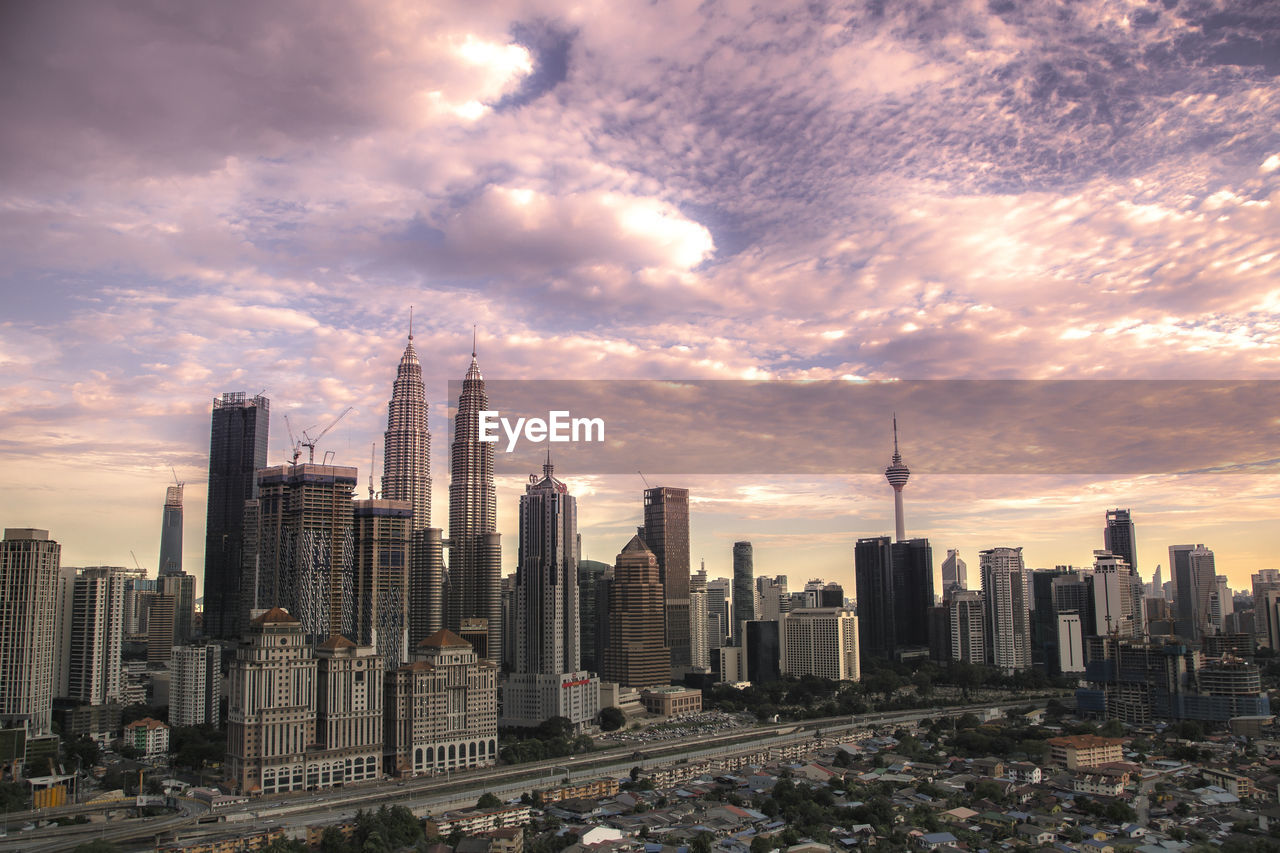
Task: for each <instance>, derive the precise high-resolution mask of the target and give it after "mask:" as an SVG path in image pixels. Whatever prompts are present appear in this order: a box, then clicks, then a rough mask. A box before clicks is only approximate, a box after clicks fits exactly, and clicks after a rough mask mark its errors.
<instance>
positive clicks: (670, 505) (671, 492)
mask: <svg viewBox="0 0 1280 853" xmlns="http://www.w3.org/2000/svg"><path fill="white" fill-rule="evenodd" d="M644 541H645V544H647V545H648V546H649V550H650V551H652V552H653V555H654V556H655V557H657V558H658V575H659V576H660V577H661V579H662V588H663V591H664V592H663V594H664V595H665V596H666V624H667V628H666V631H667V645H668V646H669V647H670V648H671V669H672V671H673V672H679V671H682V670H687V669H688V668H689V667H690V666H692V664H693V656H692V652H691V647H690V642H689V490H688V489H672V488H666V487H663V486H659V487H656V488H652V489H645V492H644Z"/></svg>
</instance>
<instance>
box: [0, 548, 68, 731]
mask: <svg viewBox="0 0 1280 853" xmlns="http://www.w3.org/2000/svg"><path fill="white" fill-rule="evenodd" d="M61 556H62V548H61V546H60V545H59V544H58V543H57V542H54V541H53V540H52V539H50V538H49V531H47V530H36V529H33V528H24V527H10V528H6V529H5V531H4V539H3V540H0V625H2V626H3V630H0V728H22V729H25V730H26V732H27V735H28V736H33V735H47V734H49V733H50V732H51V730H52V728H51V727H52V724H53V689H54V676H55V673H56V666H55V658H54V656H55V652H56V649H57V643H55V642H54V637H55V636H56V632H57V627H58V625H57V623H58V561H59V560H60V558H61Z"/></svg>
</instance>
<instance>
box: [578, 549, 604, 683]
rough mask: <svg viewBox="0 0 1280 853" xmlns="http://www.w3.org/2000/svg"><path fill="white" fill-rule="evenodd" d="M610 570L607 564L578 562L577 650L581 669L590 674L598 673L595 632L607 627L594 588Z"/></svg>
mask: <svg viewBox="0 0 1280 853" xmlns="http://www.w3.org/2000/svg"><path fill="white" fill-rule="evenodd" d="M610 568H612V567H611V566H610V565H609V564H608V563H602V562H600V561H599V560H579V561H578V636H579V637H581V640H580V641H579V643H578V648H579V649H580V650H581V652H582V668H583V669H585V670H588V671H590V672H599V671H600V662H599V660H598V659H597V657H596V646H597V643H598V640H597V632H599V631H603V630H605V629H606V628H607V627H608V626H606V625H605V624H604V621H603V620H602V619H601V618H600V617H601V615H602V614H601V613H600V611H599V610H598V609H597V608H596V587H597V585H598V584H599V583H600V579H601V578H603V577H604V575H605V572H607V571H609V569H610Z"/></svg>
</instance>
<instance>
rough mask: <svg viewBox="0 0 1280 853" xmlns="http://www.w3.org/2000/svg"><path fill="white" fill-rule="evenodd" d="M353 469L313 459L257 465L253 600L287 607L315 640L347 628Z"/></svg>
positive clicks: (267, 605) (265, 605)
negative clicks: (344, 620)
mask: <svg viewBox="0 0 1280 853" xmlns="http://www.w3.org/2000/svg"><path fill="white" fill-rule="evenodd" d="M356 476H357V472H356V469H355V468H346V467H340V466H336V465H317V464H314V463H301V464H298V465H277V466H275V467H272V468H264V469H262V470H261V471H259V472H258V494H259V500H258V504H259V511H258V524H257V553H256V557H257V565H258V584H257V586H258V595H257V602H256V605H255V606H256V608H257V609H268V608H273V607H281V608H283V609H285V610H287V611H288V612H289V613H290V614H291V615H292V616H293V617H294V618H296V619H298V621H299V622H301V624H302V629H303V632H304V633H305V634H306V635H308V636H309V637H311V638H312V639H313V641H319V640H323V639H325V638H327V637H329V636H331V635H333V634H339V633H341V632H342V614H343V591H344V587H345V588H350V586H351V574H352V569H353V566H352V557H353V554H352V551H353V550H354V549H353V532H352V528H353V524H354V514H353V510H352V501H351V494H352V491H353V490H354V489H355V486H356Z"/></svg>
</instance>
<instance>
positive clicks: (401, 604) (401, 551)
mask: <svg viewBox="0 0 1280 853" xmlns="http://www.w3.org/2000/svg"><path fill="white" fill-rule="evenodd" d="M352 508H353V509H354V512H355V518H354V522H353V523H354V525H355V533H354V535H355V549H354V560H355V568H354V571H353V572H352V573H351V579H352V584H351V588H350V589H348V590H344V591H343V597H344V599H347V601H348V602H349V603H348V604H347V605H346V606H345V607H344V608H343V612H342V620H343V631H342V633H343V635H344V636H347V637H350V638H351V639H353V640H354V641H355V642H356V643H357V644H358V645H360V646H372V647H373V649H374V651H375V652H377V655H378V657H379V658H380V659H381V660H382V665H383V666H385V667H386V668H388V669H396V668H398V667H399V666H400V665H401V664H403V663H407V662H408V660H409V561H410V557H409V553H410V551H409V547H410V546H409V525H410V523H411V521H412V517H413V507H412V505H411V504H410V503H409V502H408V501H403V500H387V499H384V498H376V499H375V498H370V499H369V500H361V501H355V502H353V504H352Z"/></svg>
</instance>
